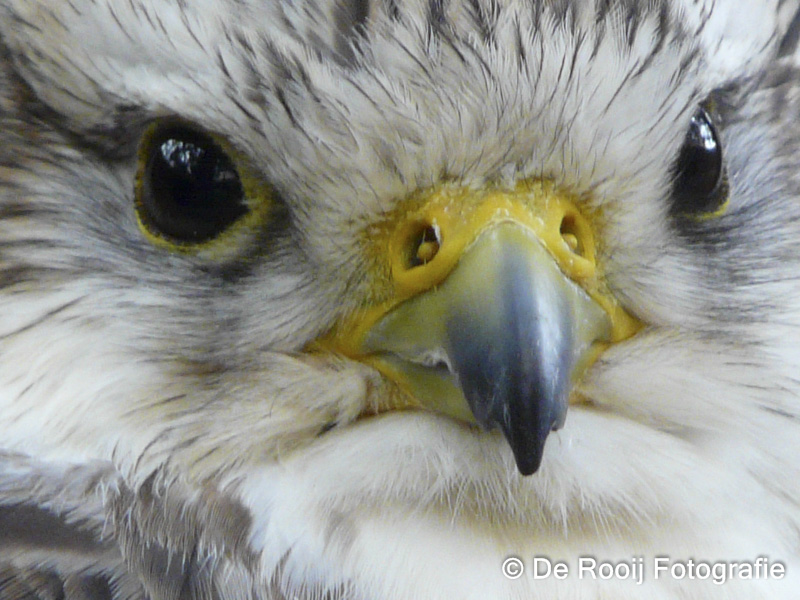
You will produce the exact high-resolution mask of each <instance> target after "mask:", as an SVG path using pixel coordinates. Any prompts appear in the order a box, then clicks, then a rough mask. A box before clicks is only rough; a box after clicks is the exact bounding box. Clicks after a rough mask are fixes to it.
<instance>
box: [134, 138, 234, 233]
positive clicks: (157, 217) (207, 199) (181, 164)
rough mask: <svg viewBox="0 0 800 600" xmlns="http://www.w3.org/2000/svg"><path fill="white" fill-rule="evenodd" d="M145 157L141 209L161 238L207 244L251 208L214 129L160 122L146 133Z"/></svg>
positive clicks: (138, 206) (142, 156)
mask: <svg viewBox="0 0 800 600" xmlns="http://www.w3.org/2000/svg"><path fill="white" fill-rule="evenodd" d="M139 161H140V162H139V175H138V178H137V193H136V196H137V201H136V209H137V212H138V216H139V220H140V222H141V224H142V226H143V227H144V229H145V230H146V231H147V232H148V233H149V234H151V235H152V236H155V237H156V238H159V239H161V240H166V241H168V242H170V243H174V244H179V245H180V244H183V245H197V244H202V243H204V242H208V241H210V240H213V239H214V238H216V237H217V236H219V235H220V234H221V233H222V232H224V231H225V230H227V229H228V228H229V227H230V226H231V225H233V224H234V223H235V222H237V221H238V220H239V219H241V218H242V217H243V216H245V215H246V214H247V213H248V212H249V210H250V209H249V207H248V203H247V201H246V196H245V190H244V186H243V185H242V181H241V180H240V178H239V173H238V171H237V170H236V168H235V167H234V164H233V161H232V160H231V158H230V157H229V156H228V154H227V153H226V152H225V150H223V149H222V148H221V147H220V145H219V144H217V143H216V142H215V141H214V139H212V137H211V136H209V135H208V134H205V133H202V132H200V131H197V130H196V129H193V128H191V127H188V126H185V125H178V124H171V125H168V126H159V125H156V126H154V127H152V128H151V130H150V131H149V132H148V133H147V134H146V135H145V137H144V141H143V143H142V147H141V152H140V158H139Z"/></svg>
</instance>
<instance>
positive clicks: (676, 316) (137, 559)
mask: <svg viewBox="0 0 800 600" xmlns="http://www.w3.org/2000/svg"><path fill="white" fill-rule="evenodd" d="M798 11H800V6H798V4H797V3H796V2H794V1H789V0H770V1H764V0H751V1H748V2H734V1H733V0H648V1H647V2H635V1H632V0H591V1H588V2H582V1H578V0H467V1H464V2H462V1H460V0H449V1H441V0H430V1H429V0H424V1H423V0H419V1H418V0H412V1H409V2H396V1H395V0H375V1H367V0H354V1H352V2H351V1H350V0H324V1H321V2H315V1H311V0H308V1H297V2H286V1H284V0H237V1H234V0H197V1H196V2H192V3H187V2H181V1H163V2H158V1H156V0H125V1H121V0H120V1H118V0H64V1H62V0H57V1H53V0H47V1H45V0H0V39H2V61H0V121H1V123H0V132H2V133H0V135H2V139H3V143H2V144H0V598H2V599H3V600H6V599H8V600H16V599H17V598H28V597H36V598H49V597H62V598H68V599H73V598H75V599H78V598H92V599H94V598H113V599H120V600H122V599H135V598H153V599H162V598H164V599H166V598H219V599H223V598H224V599H229V598H230V599H244V598H259V599H264V600H267V599H269V600H273V599H274V600H282V599H287V600H289V599H292V600H294V599H302V600H322V599H326V600H328V599H330V600H335V599H348V600H367V599H393V600H394V599H397V600H401V599H412V598H413V599H417V598H425V599H428V600H436V599H452V598H464V599H473V598H474V599H480V600H486V599H498V600H501V599H502V600H505V599H523V598H525V599H527V598H565V599H566V598H575V599H578V598H580V599H586V600H589V599H592V600H594V599H601V598H616V599H636V598H647V599H649V600H659V599H661V600H666V599H672V598H683V599H710V598H728V599H732V600H739V599H748V600H752V599H756V598H764V599H770V600H775V599H790V598H795V597H796V594H797V592H796V591H795V590H796V589H797V586H798V583H800V435H798V430H799V429H800V382H799V381H798V377H797V374H798V373H800V349H799V348H798V339H799V338H798V327H800V280H799V279H798V273H800V252H798V250H797V248H798V242H800V178H798V169H797V164H798V159H797V156H798V155H800V147H799V146H800V129H799V128H798V124H797V123H798V118H797V115H798V114H799V112H800V84H798V81H799V80H800V71H798V68H799V67H798V63H797V61H798V55H797V52H796V45H797V44H796V42H797V15H798V14H800V12H798ZM699 108H702V110H703V111H705V112H703V113H702V114H709V115H711V117H709V118H712V119H713V123H714V125H713V127H714V129H713V131H714V133H715V135H716V136H717V137H716V138H714V142H715V143H718V144H719V146H720V147H721V148H722V156H723V157H724V175H723V177H724V186H725V188H724V189H725V200H726V202H727V204H725V205H724V207H723V208H722V209H720V210H719V211H716V212H714V211H706V212H707V213H708V214H700V215H695V214H686V211H685V210H683V209H682V208H676V206H678V205H677V204H676V203H677V202H678V201H677V200H676V194H677V192H676V189H677V187H676V186H677V185H678V183H676V182H677V181H678V180H679V175H680V173H681V172H682V171H680V169H679V167H676V165H680V164H681V163H680V162H679V161H680V156H682V154H681V153H682V148H684V147H685V143H686V139H687V131H689V130H690V126H691V123H692V122H693V121H692V119H693V117H694V116H695V115H697V114H698V109H699ZM154 124H155V125H154ZM159 124H167V125H161V126H162V127H164V126H166V127H173V128H178V129H176V130H180V131H183V130H184V129H186V128H189V129H191V131H193V132H202V135H203V136H210V137H209V139H213V140H215V141H216V142H217V143H218V144H219V147H220V148H222V150H221V151H224V153H225V156H227V157H229V160H230V161H231V163H232V164H234V165H235V168H236V173H237V174H238V177H240V178H241V180H242V182H243V185H244V187H245V188H246V190H250V189H257V190H267V191H266V192H265V198H266V199H265V200H263V201H264V202H265V203H266V204H265V206H266V208H264V209H263V211H262V212H263V214H264V215H265V216H264V218H263V219H261V220H258V221H247V222H248V223H249V225H248V226H247V227H240V228H238V229H236V231H237V232H238V233H236V235H227V234H226V236H225V237H224V238H223V237H221V238H220V240H219V242H218V243H217V242H216V241H214V242H213V243H211V244H209V245H202V244H197V245H194V246H188V245H185V244H184V245H183V246H181V245H170V243H169V240H168V239H166V238H164V237H159V235H158V234H156V235H153V233H152V231H148V230H147V222H146V219H144V218H143V217H142V212H141V211H142V208H141V203H142V201H141V194H142V192H141V189H142V188H141V186H142V185H143V183H142V182H143V180H146V178H147V176H148V171H147V170H146V168H145V167H143V166H142V164H143V160H144V159H143V156H145V155H146V150H147V148H148V146H147V144H148V141H147V140H148V139H152V135H154V134H152V131H153V127H154V126H155V127H156V130H155V131H156V132H158V131H159V130H158V129H157V127H159V126H160V125H159ZM162 130H163V129H162ZM155 135H156V136H157V135H158V133H156V134H155ZM192 135H200V134H194V133H193V134H192ZM148 136H150V137H148ZM164 139H167V138H164ZM193 139H194V138H193ZM202 139H205V138H202ZM706 141H707V140H706ZM226 160H228V159H227V158H226ZM148 164H149V163H148ZM225 164H227V163H225ZM215 181H216V180H215ZM531 181H546V182H548V185H552V186H553V187H554V188H555V189H558V190H561V191H563V193H564V194H567V195H568V196H569V198H571V199H572V200H571V202H573V204H574V205H575V206H576V207H577V209H576V210H577V211H578V212H579V213H580V214H583V215H589V216H590V217H591V218H590V219H589V220H590V221H591V223H592V227H593V229H594V236H595V238H596V240H597V241H596V254H597V265H598V270H599V272H600V274H601V276H602V280H603V282H604V284H603V285H604V288H603V289H604V290H607V291H608V293H609V294H610V295H612V296H613V297H614V298H616V299H617V301H618V302H619V304H620V306H622V307H623V308H624V310H625V311H627V312H628V313H629V314H630V315H632V316H633V317H635V318H636V319H637V320H638V321H639V322H641V325H642V327H641V329H639V330H638V331H637V332H636V333H635V334H634V335H632V336H631V337H628V338H626V339H624V340H621V341H618V342H615V343H613V344H609V345H608V346H609V347H608V348H607V349H605V350H604V351H603V352H602V353H601V354H599V357H598V358H597V359H596V360H595V361H594V362H593V363H592V364H591V365H590V366H589V367H588V368H587V369H586V371H585V372H584V373H581V376H580V377H579V378H577V380H576V382H575V383H574V387H573V388H572V390H571V396H570V405H569V410H568V413H567V417H566V422H565V423H564V424H563V427H561V428H560V429H559V430H558V431H553V432H549V430H548V431H547V432H545V435H546V436H547V442H546V445H545V447H544V455H543V458H542V461H541V465H540V466H539V468H538V470H536V472H535V473H534V474H533V475H530V476H522V475H521V474H520V473H519V472H518V469H517V467H516V466H515V454H514V453H513V452H512V448H511V447H510V445H513V443H510V442H509V441H508V440H507V439H506V437H504V435H503V434H502V433H501V432H500V431H497V430H496V429H491V428H486V427H483V428H481V427H478V426H476V425H475V424H468V423H463V422H461V421H459V420H458V419H454V418H451V417H450V416H446V415H443V414H439V412H437V411H430V410H421V409H418V408H411V409H407V410H400V409H397V410H395V409H392V410H388V409H385V406H387V403H392V402H396V401H397V400H396V399H397V398H398V397H399V395H400V392H398V388H397V386H396V385H395V383H393V382H392V380H391V377H387V376H386V373H385V372H383V371H381V370H380V369H377V368H374V365H372V364H371V363H369V361H364V360H359V359H358V358H354V357H353V356H348V355H347V354H346V353H343V352H332V351H327V350H325V349H322V350H320V347H319V346H318V343H319V340H321V339H325V336H326V335H327V334H328V333H329V332H330V331H331V330H332V329H333V330H336V328H337V327H339V326H340V324H342V323H349V322H350V321H349V319H353V318H355V317H357V316H358V315H360V314H361V312H360V311H364V310H366V309H365V307H373V306H382V304H381V303H386V302H389V301H390V300H391V298H392V297H393V296H392V294H393V293H394V292H393V291H392V289H393V288H392V287H391V285H390V284H388V283H387V281H389V279H390V275H389V274H388V267H386V265H385V263H383V262H381V260H382V258H381V257H380V255H379V253H378V252H377V251H376V250H375V248H376V246H375V244H376V243H377V242H375V240H379V239H382V238H381V236H382V235H383V234H382V233H381V232H383V231H384V230H388V231H394V230H393V229H392V227H394V225H392V223H393V222H394V221H393V219H394V218H395V216H396V215H398V214H401V215H402V214H403V211H404V210H405V207H406V206H411V205H412V204H413V202H416V200H414V199H415V198H418V197H425V198H427V196H425V194H428V193H429V192H430V190H436V189H439V188H438V186H450V188H446V189H451V188H453V189H456V188H457V189H459V190H461V189H464V190H468V191H469V193H478V192H479V191H480V190H485V189H492V190H497V189H500V190H503V192H504V193H505V192H507V191H508V190H513V189H515V186H518V185H521V184H522V183H523V182H531ZM420 202H421V201H420ZM409 203H412V204H409ZM681 206H682V205H681ZM258 210H261V209H258ZM409 210H410V209H409ZM256 212H258V211H256V210H255V209H254V210H253V213H256ZM712 213H713V214H712ZM259 214H260V213H259ZM143 219H144V220H143ZM387 223H388V225H387ZM165 239H166V241H165ZM445 241H446V240H445ZM442 248H444V246H442ZM443 252H444V251H443V250H442V253H443ZM465 252H466V251H465ZM437 285H438V284H437ZM474 286H475V287H476V288H478V289H480V288H481V287H482V286H488V283H486V282H482V281H476V282H475V284H474ZM442 287H443V286H442ZM481 293H482V292H481ZM505 343H506V340H503V339H498V340H496V345H498V346H502V345H503V344H505ZM509 343H510V342H509ZM462 379H463V378H462ZM460 383H461V384H463V381H461V382H460ZM376 413H378V414H376ZM548 433H549V435H547V434H548ZM512 556H514V557H520V558H521V559H522V560H523V564H524V565H525V567H526V571H525V572H524V573H523V574H522V576H521V577H519V578H517V579H511V578H508V577H505V576H504V575H503V571H502V569H501V566H502V565H503V562H504V560H506V559H507V558H508V557H512ZM534 557H548V558H549V559H551V560H553V561H556V560H561V561H566V562H567V563H568V564H569V565H570V568H571V572H570V575H569V577H567V578H566V579H563V580H560V579H557V578H555V577H554V576H553V577H542V578H538V579H537V578H535V577H534V569H533V558H534ZM581 557H594V558H596V559H597V560H601V561H602V560H606V561H612V562H615V563H616V562H619V561H628V562H630V561H631V560H632V559H634V558H635V557H641V558H642V564H643V568H644V576H643V581H642V582H637V581H632V580H630V579H624V578H620V577H611V578H607V579H605V580H603V579H599V578H592V577H591V576H588V575H587V576H584V577H579V574H578V561H579V559H580V558H581ZM656 557H668V558H669V559H670V560H671V561H678V562H681V561H683V562H685V561H687V560H689V559H694V560H699V561H706V562H708V563H726V564H728V563H732V562H737V561H738V562H742V561H744V562H748V561H749V562H751V563H754V562H755V561H756V560H757V558H758V557H767V558H768V559H769V561H771V562H772V563H780V565H781V566H782V568H783V569H784V571H785V575H784V576H782V577H777V576H762V577H756V578H752V579H748V578H743V577H731V578H730V580H729V581H727V582H726V583H724V584H723V585H720V584H719V583H718V582H714V581H713V578H710V577H707V578H695V579H690V578H689V577H684V578H680V577H675V576H673V575H672V574H670V573H666V574H662V575H661V577H658V578H656V573H655V571H654V560H655V558H656Z"/></svg>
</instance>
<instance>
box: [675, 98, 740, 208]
mask: <svg viewBox="0 0 800 600" xmlns="http://www.w3.org/2000/svg"><path fill="white" fill-rule="evenodd" d="M673 173H674V180H673V181H674V183H673V190H672V210H673V212H674V214H677V215H681V216H695V217H708V216H715V215H717V214H720V213H721V212H722V211H723V210H724V207H725V205H726V203H727V200H728V186H727V183H726V178H725V167H724V162H723V156H722V146H721V144H720V140H719V136H718V135H717V130H716V128H715V127H714V123H713V122H712V119H711V117H710V116H709V114H708V112H707V111H706V110H705V109H703V108H700V109H698V110H697V112H696V113H695V114H694V116H693V117H692V120H691V122H690V123H689V131H688V132H687V133H686V139H685V140H684V142H683V146H682V147H681V151H680V154H679V155H678V160H677V162H676V163H675V167H674V170H673Z"/></svg>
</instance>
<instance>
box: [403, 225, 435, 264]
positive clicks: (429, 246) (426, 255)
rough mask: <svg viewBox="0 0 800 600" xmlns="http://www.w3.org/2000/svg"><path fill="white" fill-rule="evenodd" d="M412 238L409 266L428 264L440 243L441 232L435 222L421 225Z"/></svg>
mask: <svg viewBox="0 0 800 600" xmlns="http://www.w3.org/2000/svg"><path fill="white" fill-rule="evenodd" d="M412 240H413V243H412V245H411V247H412V252H411V257H410V260H409V268H414V267H419V266H422V265H425V264H428V263H429V262H430V261H432V260H433V259H434V258H435V257H436V255H437V254H438V253H439V248H440V247H441V245H442V232H441V231H440V229H439V227H438V226H437V225H435V224H431V225H423V226H422V227H421V228H420V229H419V230H418V231H417V232H416V233H415V235H414V236H413V237H412Z"/></svg>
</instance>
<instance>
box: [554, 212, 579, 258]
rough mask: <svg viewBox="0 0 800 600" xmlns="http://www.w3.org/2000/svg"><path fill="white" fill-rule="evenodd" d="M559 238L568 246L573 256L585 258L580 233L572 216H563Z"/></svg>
mask: <svg viewBox="0 0 800 600" xmlns="http://www.w3.org/2000/svg"><path fill="white" fill-rule="evenodd" d="M560 232H561V238H562V239H563V240H564V242H565V243H566V244H567V246H569V249H570V250H571V251H572V253H573V254H577V255H578V256H585V249H584V247H583V242H582V240H581V238H582V236H581V232H580V231H579V226H578V223H577V220H576V219H575V216H574V215H570V214H567V215H564V218H563V219H562V221H561V229H560Z"/></svg>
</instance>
